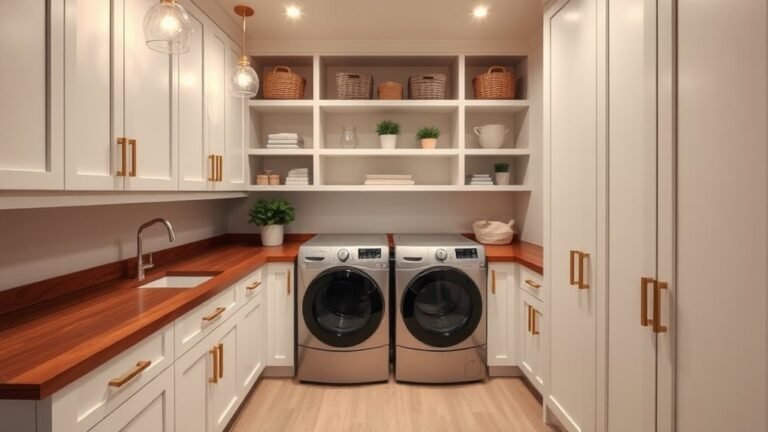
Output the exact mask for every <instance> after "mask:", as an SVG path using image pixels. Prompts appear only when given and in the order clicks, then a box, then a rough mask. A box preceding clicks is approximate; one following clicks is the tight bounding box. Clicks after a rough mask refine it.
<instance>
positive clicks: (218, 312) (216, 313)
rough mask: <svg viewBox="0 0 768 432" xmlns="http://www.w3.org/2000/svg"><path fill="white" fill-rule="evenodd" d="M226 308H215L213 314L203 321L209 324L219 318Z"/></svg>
mask: <svg viewBox="0 0 768 432" xmlns="http://www.w3.org/2000/svg"><path fill="white" fill-rule="evenodd" d="M225 310H227V308H224V307H217V308H216V309H215V310H214V311H213V312H211V313H210V314H208V315H206V316H204V317H203V321H208V322H211V321H213V320H215V319H217V318H219V317H220V316H221V314H223V313H224V311H225Z"/></svg>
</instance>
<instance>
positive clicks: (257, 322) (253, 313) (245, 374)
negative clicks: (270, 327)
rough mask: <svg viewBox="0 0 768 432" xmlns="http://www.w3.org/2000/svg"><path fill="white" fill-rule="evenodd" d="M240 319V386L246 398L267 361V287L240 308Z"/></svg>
mask: <svg viewBox="0 0 768 432" xmlns="http://www.w3.org/2000/svg"><path fill="white" fill-rule="evenodd" d="M235 320H236V321H237V326H238V330H237V386H238V391H239V393H240V397H241V398H245V397H246V396H247V395H248V392H249V391H250V390H251V387H253V385H254V384H255V383H256V380H257V379H258V378H259V376H260V375H261V373H262V372H263V371H264V367H265V366H266V363H267V328H266V324H267V314H266V305H265V304H264V291H263V289H259V290H258V291H257V292H255V293H254V294H253V299H252V300H251V301H250V302H249V303H248V304H247V305H246V306H245V307H243V309H241V310H240V312H239V313H238V315H237V316H236V317H235Z"/></svg>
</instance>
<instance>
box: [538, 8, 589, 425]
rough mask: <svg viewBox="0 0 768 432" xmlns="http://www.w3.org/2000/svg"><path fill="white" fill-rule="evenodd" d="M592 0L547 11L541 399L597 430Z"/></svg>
mask: <svg viewBox="0 0 768 432" xmlns="http://www.w3.org/2000/svg"><path fill="white" fill-rule="evenodd" d="M597 5H598V1H597V0H562V1H558V2H555V3H554V4H552V6H551V7H550V8H549V9H548V10H547V12H546V13H545V25H544V26H545V28H544V34H545V40H544V50H545V54H544V57H545V59H544V69H545V72H544V73H545V77H544V82H545V83H547V84H545V88H544V92H545V97H544V99H545V101H548V102H547V105H546V107H545V128H544V129H545V140H544V141H545V188H544V192H545V199H544V201H545V202H547V203H548V204H549V207H548V208H545V219H546V221H545V227H546V228H545V234H544V238H545V245H544V251H545V267H546V269H547V271H546V274H545V277H546V278H545V285H546V286H547V287H549V288H548V291H547V293H548V297H546V298H545V303H546V307H547V310H546V314H545V316H544V317H545V318H546V319H547V322H546V327H547V330H548V338H547V340H548V349H547V353H546V361H547V362H548V368H546V369H547V370H546V372H545V385H546V387H545V392H544V393H545V395H544V398H545V404H546V407H547V410H548V415H551V414H554V415H555V416H557V418H558V419H559V420H560V422H561V423H562V424H563V426H564V427H565V428H566V430H568V431H583V432H591V431H594V430H596V427H597V426H596V418H597V406H598V404H597V390H596V385H597V376H596V368H597V357H596V350H597V310H598V307H597V305H598V303H597V302H598V300H599V296H598V292H599V291H600V290H601V286H600V283H601V281H600V279H599V278H598V277H597V275H598V274H597V270H598V269H599V268H598V266H597V265H596V263H597V262H598V261H599V259H600V256H599V253H598V252H599V251H598V250H597V245H598V239H597V237H598V230H597V228H598V208H597V202H598V186H599V184H598V177H597V174H598V147H599V140H600V139H601V138H600V134H599V130H600V123H599V116H598V110H599V109H601V107H602V106H601V105H600V104H598V100H599V95H598V85H597V83H598V79H599V77H598V63H599V62H598V45H599V44H598V27H599V26H598V23H599V21H598V16H599V14H598V11H597Z"/></svg>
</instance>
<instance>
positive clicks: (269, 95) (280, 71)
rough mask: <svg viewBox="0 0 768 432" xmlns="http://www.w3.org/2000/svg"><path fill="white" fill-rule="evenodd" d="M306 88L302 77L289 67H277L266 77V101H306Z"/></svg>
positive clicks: (305, 81)
mask: <svg viewBox="0 0 768 432" xmlns="http://www.w3.org/2000/svg"><path fill="white" fill-rule="evenodd" d="M306 87H307V80H306V79H304V78H302V76H301V75H299V74H297V73H294V72H291V68H289V67H288V66H277V67H275V68H274V69H272V72H267V73H266V76H265V77H264V99H304V89H305V88H306Z"/></svg>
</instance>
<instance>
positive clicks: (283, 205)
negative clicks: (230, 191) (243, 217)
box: [248, 198, 296, 226]
mask: <svg viewBox="0 0 768 432" xmlns="http://www.w3.org/2000/svg"><path fill="white" fill-rule="evenodd" d="M248 215H249V216H250V217H251V219H250V220H249V222H250V223H252V224H256V225H260V226H263V225H287V224H289V223H291V222H293V221H294V220H296V213H295V209H294V208H293V206H292V205H291V204H290V203H289V202H288V201H286V200H284V199H281V198H275V199H269V200H267V199H260V200H256V202H254V203H253V206H252V207H251V210H250V211H249V212H248Z"/></svg>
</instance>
